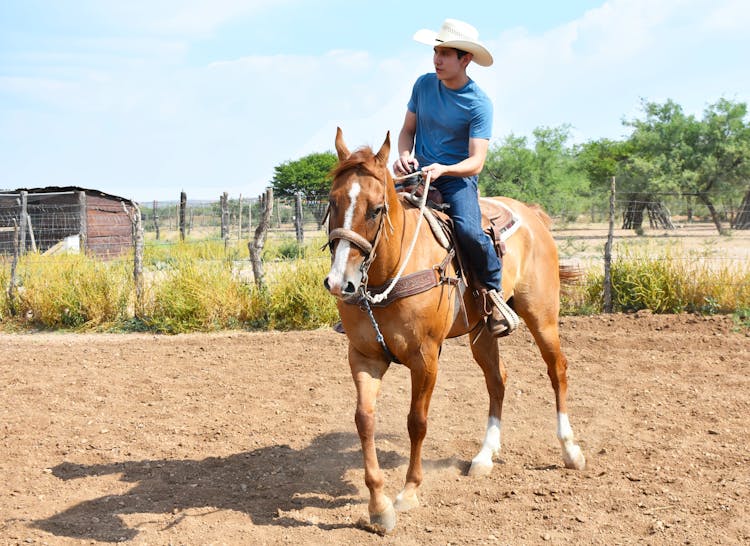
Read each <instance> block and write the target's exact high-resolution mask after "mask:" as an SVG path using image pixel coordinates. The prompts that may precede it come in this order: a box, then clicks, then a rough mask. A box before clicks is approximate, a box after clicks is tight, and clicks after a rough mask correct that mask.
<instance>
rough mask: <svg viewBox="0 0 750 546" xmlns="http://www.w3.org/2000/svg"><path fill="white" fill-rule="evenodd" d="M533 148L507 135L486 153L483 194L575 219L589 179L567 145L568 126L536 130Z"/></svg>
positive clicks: (570, 147)
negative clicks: (517, 201) (504, 198)
mask: <svg viewBox="0 0 750 546" xmlns="http://www.w3.org/2000/svg"><path fill="white" fill-rule="evenodd" d="M533 135H534V145H533V147H531V146H529V144H528V141H527V139H526V138H525V137H518V136H515V135H512V134H511V135H510V136H508V137H506V138H505V139H504V140H503V141H502V142H501V143H500V144H498V145H493V146H492V147H491V148H490V150H489V151H488V154H487V160H486V161H485V167H484V170H483V171H482V174H481V175H480V178H479V184H480V187H481V188H482V191H483V193H485V194H486V195H504V196H507V197H513V198H514V199H518V200H519V201H525V202H527V203H538V204H540V205H542V206H543V207H544V208H545V209H546V210H547V211H548V212H550V213H551V214H561V213H565V214H567V215H569V216H570V217H571V218H575V217H576V216H577V215H578V214H579V213H580V212H581V211H582V210H584V209H585V208H586V206H587V203H586V201H588V194H589V189H588V180H587V179H586V176H585V175H584V173H582V172H581V171H580V169H579V168H578V166H577V163H576V157H575V149H574V148H573V147H572V146H571V145H570V144H569V140H570V127H569V126H567V125H563V126H561V127H553V128H549V127H539V128H537V129H535V130H534V133H533Z"/></svg>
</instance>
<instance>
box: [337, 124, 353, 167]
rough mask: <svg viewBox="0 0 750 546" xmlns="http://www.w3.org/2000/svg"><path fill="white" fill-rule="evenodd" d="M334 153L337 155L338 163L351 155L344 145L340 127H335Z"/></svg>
mask: <svg viewBox="0 0 750 546" xmlns="http://www.w3.org/2000/svg"><path fill="white" fill-rule="evenodd" d="M336 153H337V154H339V161H343V160H345V159H347V158H348V157H349V156H350V155H351V154H350V153H349V148H347V147H346V144H345V143H344V132H343V131H342V130H341V127H336Z"/></svg>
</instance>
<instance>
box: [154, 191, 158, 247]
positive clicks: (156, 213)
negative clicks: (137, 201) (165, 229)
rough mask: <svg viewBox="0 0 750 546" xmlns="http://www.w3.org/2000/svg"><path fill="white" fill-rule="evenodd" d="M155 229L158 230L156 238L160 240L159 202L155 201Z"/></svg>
mask: <svg viewBox="0 0 750 546" xmlns="http://www.w3.org/2000/svg"><path fill="white" fill-rule="evenodd" d="M153 220H154V230H155V231H156V240H157V241H158V240H159V203H158V202H156V201H154V214H153Z"/></svg>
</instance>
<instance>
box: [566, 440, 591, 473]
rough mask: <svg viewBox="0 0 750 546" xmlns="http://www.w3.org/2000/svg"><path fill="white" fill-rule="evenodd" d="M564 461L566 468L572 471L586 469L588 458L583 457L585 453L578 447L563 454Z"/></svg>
mask: <svg viewBox="0 0 750 546" xmlns="http://www.w3.org/2000/svg"><path fill="white" fill-rule="evenodd" d="M563 461H565V468H570V469H572V470H583V469H584V468H586V457H584V456H583V452H582V451H581V448H580V447H578V446H573V447H572V448H571V449H570V451H567V452H565V453H563Z"/></svg>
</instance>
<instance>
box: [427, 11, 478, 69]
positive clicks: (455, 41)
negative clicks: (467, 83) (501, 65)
mask: <svg viewBox="0 0 750 546" xmlns="http://www.w3.org/2000/svg"><path fill="white" fill-rule="evenodd" d="M414 39H415V40H416V41H417V42H420V43H422V44H427V45H431V46H441V47H452V48H455V49H460V50H461V51H468V52H469V53H471V54H472V55H473V56H474V59H473V60H474V62H475V63H477V64H478V65H481V66H490V65H491V64H492V55H491V54H490V52H489V51H488V50H487V48H486V47H484V46H483V45H482V44H481V43H479V31H477V29H475V28H474V27H473V26H471V25H470V24H469V23H464V22H463V21H458V20H456V19H446V20H445V22H443V26H442V27H440V30H439V31H438V32H435V31H432V30H427V29H422V30H419V31H417V33H416V34H414Z"/></svg>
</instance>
